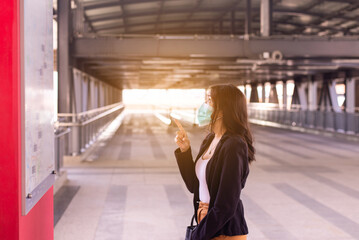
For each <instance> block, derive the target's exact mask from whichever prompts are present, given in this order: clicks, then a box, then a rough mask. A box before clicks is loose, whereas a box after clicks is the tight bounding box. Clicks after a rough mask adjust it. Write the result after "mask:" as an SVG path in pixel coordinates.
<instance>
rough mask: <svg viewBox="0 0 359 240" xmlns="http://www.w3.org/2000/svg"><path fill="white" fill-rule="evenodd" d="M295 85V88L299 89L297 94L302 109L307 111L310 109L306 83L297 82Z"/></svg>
mask: <svg viewBox="0 0 359 240" xmlns="http://www.w3.org/2000/svg"><path fill="white" fill-rule="evenodd" d="M295 84H296V86H295V87H296V88H297V92H298V97H299V103H300V109H301V110H304V111H305V110H307V108H308V103H307V95H306V92H305V89H306V87H307V84H306V83H305V82H301V83H297V82H295Z"/></svg>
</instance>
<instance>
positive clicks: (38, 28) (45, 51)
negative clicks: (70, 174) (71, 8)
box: [21, 0, 54, 215]
mask: <svg viewBox="0 0 359 240" xmlns="http://www.w3.org/2000/svg"><path fill="white" fill-rule="evenodd" d="M52 11H53V10H52V0H22V13H21V17H22V27H21V36H22V41H21V47H22V56H21V60H22V63H21V66H22V70H21V79H22V80H21V90H22V93H21V98H22V100H21V101H22V114H21V115H22V126H21V127H22V128H21V134H22V136H21V139H22V151H21V153H22V196H23V197H22V213H23V215H25V214H27V213H28V212H29V211H30V210H31V208H32V207H33V206H35V204H36V203H37V202H38V201H39V200H40V199H41V197H42V196H43V195H44V194H45V193H46V192H47V191H48V189H49V188H50V187H51V185H52V184H53V182H54V174H53V170H54V127H53V121H54V103H53V99H54V97H53V94H54V92H53V33H52V26H53V25H52V24H53V22H52V18H53V12H52Z"/></svg>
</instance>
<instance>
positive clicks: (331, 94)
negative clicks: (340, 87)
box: [328, 81, 341, 112]
mask: <svg viewBox="0 0 359 240" xmlns="http://www.w3.org/2000/svg"><path fill="white" fill-rule="evenodd" d="M335 85H336V82H335V81H331V82H329V84H328V90H329V97H330V100H331V103H332V108H333V111H335V112H341V109H340V107H339V104H338V96H337V92H336V90H335Z"/></svg>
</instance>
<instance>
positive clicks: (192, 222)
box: [191, 213, 196, 227]
mask: <svg viewBox="0 0 359 240" xmlns="http://www.w3.org/2000/svg"><path fill="white" fill-rule="evenodd" d="M195 216H196V214H195V213H194V214H193V217H192V220H191V227H193V221H194V218H195Z"/></svg>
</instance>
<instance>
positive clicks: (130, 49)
mask: <svg viewBox="0 0 359 240" xmlns="http://www.w3.org/2000/svg"><path fill="white" fill-rule="evenodd" d="M72 47H73V48H72V49H73V51H72V52H73V56H74V57H86V58H96V57H109V56H113V57H116V56H117V57H118V56H121V57H126V56H127V57H130V56H134V57H176V58H179V57H190V56H191V55H193V54H197V55H203V56H206V57H242V58H258V56H259V54H262V53H263V52H265V51H268V52H272V51H275V50H279V51H281V52H282V54H283V56H284V57H285V58H293V57H303V56H305V57H312V58H314V57H316V58H318V57H329V58H333V57H356V58H357V57H359V41H358V38H338V39H335V38H334V39H333V38H331V39H326V38H319V39H318V38H314V39H311V38H260V37H252V38H250V39H249V40H244V39H241V38H231V37H226V38H225V37H223V36H222V37H221V38H218V39H216V38H210V39H208V37H207V38H206V37H203V38H200V37H194V36H193V37H192V39H166V37H162V38H155V37H148V38H131V39H127V38H124V39H117V38H95V39H92V38H77V39H74V41H73V46H72Z"/></svg>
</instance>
